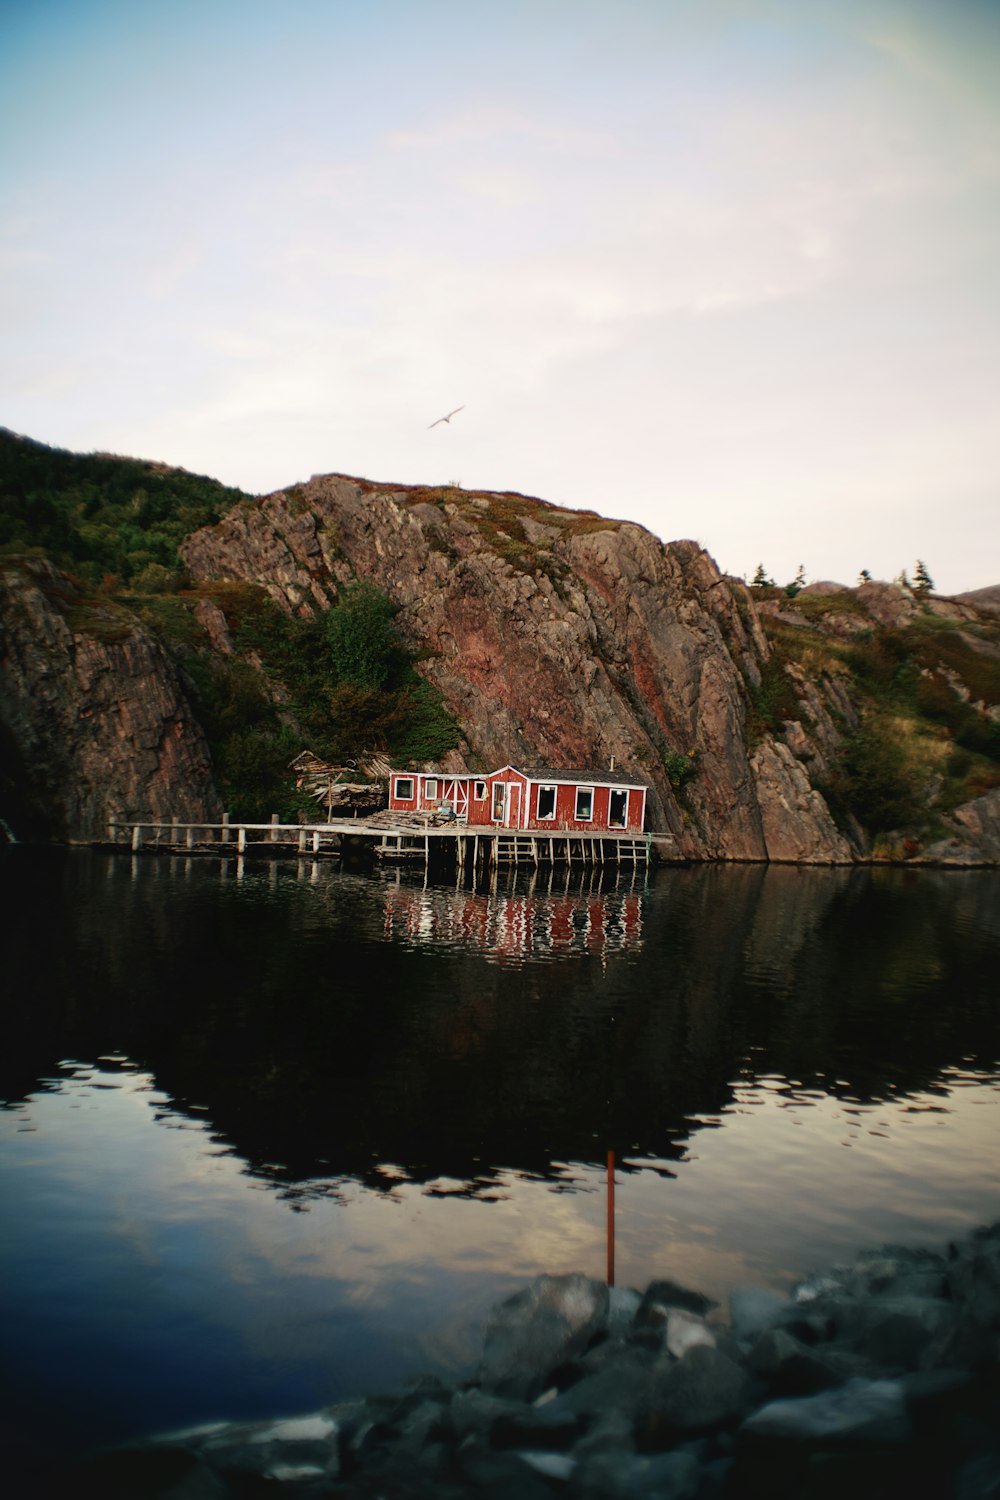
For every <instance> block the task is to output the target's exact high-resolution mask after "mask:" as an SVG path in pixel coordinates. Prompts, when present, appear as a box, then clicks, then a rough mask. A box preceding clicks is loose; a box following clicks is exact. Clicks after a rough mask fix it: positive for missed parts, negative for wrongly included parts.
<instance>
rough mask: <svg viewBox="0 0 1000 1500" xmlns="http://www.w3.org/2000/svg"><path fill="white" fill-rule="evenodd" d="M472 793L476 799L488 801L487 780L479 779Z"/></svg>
mask: <svg viewBox="0 0 1000 1500" xmlns="http://www.w3.org/2000/svg"><path fill="white" fill-rule="evenodd" d="M472 795H473V797H474V798H475V800H476V801H477V802H485V801H486V782H485V781H477V782H476V784H475V786H474V787H473V789H472Z"/></svg>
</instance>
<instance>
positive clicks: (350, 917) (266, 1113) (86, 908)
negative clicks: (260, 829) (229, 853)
mask: <svg viewBox="0 0 1000 1500" xmlns="http://www.w3.org/2000/svg"><path fill="white" fill-rule="evenodd" d="M0 853H2V854H3V858H2V859H0V895H2V906H0V910H2V912H3V922H4V928H5V933H6V937H5V941H4V947H3V972H4V985H3V999H2V1002H0V1004H2V1023H3V1033H2V1035H3V1046H2V1060H0V1098H2V1100H3V1101H5V1104H4V1107H3V1109H2V1110H0V1195H2V1196H0V1204H2V1221H0V1353H2V1369H3V1371H4V1375H5V1380H6V1385H7V1391H6V1393H5V1396H4V1400H3V1403H2V1412H3V1424H4V1434H3V1436H4V1442H5V1444H6V1447H7V1451H8V1454H10V1453H11V1452H16V1453H19V1454H20V1455H21V1456H22V1458H29V1459H31V1458H34V1459H37V1460H38V1461H40V1462H41V1461H48V1460H49V1459H52V1458H57V1457H59V1456H60V1455H62V1454H67V1453H75V1452H78V1451H80V1450H81V1449H85V1448H87V1447H89V1446H91V1445H93V1444H97V1443H104V1442H108V1441H112V1440H117V1439H119V1438H124V1437H129V1436H133V1435H138V1434H142V1433H150V1432H155V1431H161V1430H164V1429H168V1428H170V1427H174V1426H179V1425H181V1424H188V1423H193V1422H198V1421H207V1420H209V1419H212V1418H217V1417H251V1416H271V1415H277V1414H281V1413H286V1412H295V1411H300V1410H308V1409H312V1408H314V1407H316V1406H318V1405H320V1404H322V1403H324V1402H329V1401H334V1400H338V1399H342V1398H344V1397H347V1396H350V1395H354V1394H357V1393H360V1392H364V1391H370V1390H372V1389H377V1388H379V1387H382V1386H388V1385H391V1384H394V1383H396V1382H397V1381H398V1380H400V1379H401V1378H402V1377H404V1376H405V1375H406V1374H408V1373H412V1372H414V1371H417V1370H424V1369H428V1370H435V1371H438V1372H441V1373H450V1374H461V1373H463V1372H465V1371H467V1370H469V1369H470V1367H471V1365H472V1363H473V1362H474V1360H475V1356H476V1352H477V1349H478V1344H479V1338H480V1333H481V1327H482V1320H483V1317H484V1315H485V1313H486V1312H487V1310H488V1308H489V1307H490V1305H491V1304H492V1303H493V1302H494V1301H495V1300H496V1299H497V1298H498V1297H499V1296H501V1295H503V1294H505V1293H506V1292H507V1291H509V1290H511V1289H512V1288H513V1287H515V1286H519V1285H521V1284H522V1283H523V1281H524V1280H525V1279H526V1278H528V1277H530V1276H532V1275H534V1274H536V1273H537V1272H540V1271H550V1272H558V1271H570V1270H579V1271H583V1272H586V1273H587V1274H589V1275H593V1276H601V1275H603V1274H604V1268H605V1263H606V1262H605V1256H606V1238H605V1234H606V1230H605V1223H606V1221H605V1186H604V1177H605V1164H606V1159H607V1152H608V1151H609V1150H614V1151H615V1152H616V1155H617V1159H618V1164H619V1165H618V1177H617V1182H618V1186H617V1221H616V1256H617V1272H618V1281H619V1283H620V1284H631V1285H638V1286H643V1285H645V1284H646V1282H648V1281H649V1280H650V1279H651V1278H652V1277H654V1276H662V1275H668V1276H672V1277H673V1278H675V1279H676V1280H679V1281H682V1282H686V1283H688V1284H689V1285H692V1286H694V1287H696V1288H698V1289H700V1290H703V1291H707V1292H709V1293H711V1294H713V1295H715V1296H724V1295H725V1293H726V1291H727V1290H728V1289H729V1288H731V1287H732V1286H734V1285H737V1284H741V1283H745V1282H749V1281H752V1282H755V1283H758V1284H764V1285H768V1286H772V1287H775V1288H778V1289H783V1288H786V1287H787V1286H788V1285H789V1284H790V1283H791V1282H792V1281H793V1280H794V1279H795V1278H796V1277H797V1276H800V1275H803V1274H805V1273H807V1272H808V1271H809V1270H811V1269H814V1268H816V1267H819V1266H822V1265H825V1264H827V1263H829V1262H831V1261H832V1260H835V1259H837V1258H839V1257H846V1256H848V1255H851V1254H853V1253H854V1252H855V1251H856V1250H858V1249H860V1248H862V1247H863V1246H864V1245H867V1244H870V1243H873V1242H877V1241H882V1240H886V1239H895V1240H902V1241H904V1242H906V1243H914V1244H916V1243H920V1244H927V1245H931V1246H941V1245H942V1244H943V1243H944V1242H945V1241H946V1240H947V1239H948V1238H949V1237H951V1236H953V1235H957V1234H961V1233H964V1232H967V1231H968V1230H969V1229H971V1228H972V1227H974V1226H975V1225H977V1224H979V1223H983V1222H986V1221H991V1220H995V1219H997V1218H998V1217H1000V1175H998V1163H1000V985H998V974H1000V877H998V876H997V874H995V873H990V872H969V873H964V872H963V873H952V872H947V873H946V872H935V871H916V870H914V871H896V870H855V871H848V870H832V871H831V870H809V869H795V868H782V867H775V868H770V869H768V868H764V867H759V866H752V867H735V868H734V867H708V868H695V869H681V870H661V871H659V872H658V873H656V874H655V876H654V877H652V878H651V879H650V881H649V882H648V884H647V883H646V880H645V878H644V877H643V876H642V875H641V874H640V875H639V876H638V877H637V878H635V879H633V877H632V875H631V873H628V874H626V875H624V876H622V877H621V879H620V880H619V881H618V882H617V883H615V881H614V880H611V881H607V880H606V881H605V883H604V885H603V888H602V887H601V886H600V885H599V884H598V882H597V880H596V878H595V877H592V876H586V877H585V876H582V875H580V874H577V875H574V876H572V877H567V876H566V875H565V873H559V874H557V875H556V876H555V877H554V878H553V879H551V880H550V879H549V878H548V877H546V878H544V879H539V880H537V881H535V882H534V883H530V882H528V881H527V880H525V879H524V878H519V879H518V880H517V881H516V882H515V881H513V880H511V882H510V883H509V884H504V883H503V882H501V885H500V887H499V889H498V890H495V891H494V892H492V893H489V892H484V893H476V892H473V891H470V890H463V889H457V890H456V889H455V888H453V887H447V886H433V885H432V886H426V887H425V886H424V884H423V881H422V879H421V878H416V877H413V876H409V875H405V876H402V877H397V876H396V875H394V874H386V873H382V874H378V873H376V874H375V875H365V874H359V873H350V872H347V871H342V870H340V869H339V868H338V867H337V866H336V865H333V864H330V863H322V864H311V863H302V864H296V863H294V862H291V863H281V864H270V865H269V864H267V863H264V862H262V861H260V862H248V863H247V864H246V866H245V868H244V869H243V871H242V875H241V878H238V874H237V868H236V865H235V863H234V862H229V863H223V862H220V861H214V860H213V861H209V860H183V859H169V858H166V857H163V858H160V857H156V856H148V857H143V858H140V859H137V860H130V859H129V858H128V857H127V856H116V857H112V856H102V855H97V854H91V853H83V852H79V853H66V852H59V851H32V850H29V849H20V848H18V849H10V850H6V851H0Z"/></svg>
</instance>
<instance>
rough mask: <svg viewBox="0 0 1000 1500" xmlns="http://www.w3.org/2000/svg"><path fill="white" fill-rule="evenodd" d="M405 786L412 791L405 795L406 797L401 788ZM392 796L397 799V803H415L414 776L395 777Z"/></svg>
mask: <svg viewBox="0 0 1000 1500" xmlns="http://www.w3.org/2000/svg"><path fill="white" fill-rule="evenodd" d="M404 786H408V787H409V788H410V790H409V791H408V792H407V793H406V794H405V796H404V794H403V793H402V792H401V791H400V787H404ZM392 795H393V796H394V797H395V799H396V801H397V802H412V801H413V777H412V776H397V777H395V778H394V780H393V783H392Z"/></svg>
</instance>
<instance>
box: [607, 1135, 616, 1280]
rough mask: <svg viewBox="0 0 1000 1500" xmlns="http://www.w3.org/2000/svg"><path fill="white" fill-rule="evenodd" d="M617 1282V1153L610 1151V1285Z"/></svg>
mask: <svg viewBox="0 0 1000 1500" xmlns="http://www.w3.org/2000/svg"><path fill="white" fill-rule="evenodd" d="M614 1284H615V1153H614V1152H613V1151H609V1152H608V1286H614Z"/></svg>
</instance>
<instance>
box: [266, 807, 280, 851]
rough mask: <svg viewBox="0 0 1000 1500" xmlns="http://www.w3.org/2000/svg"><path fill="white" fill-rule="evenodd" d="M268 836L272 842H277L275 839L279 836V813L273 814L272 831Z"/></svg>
mask: <svg viewBox="0 0 1000 1500" xmlns="http://www.w3.org/2000/svg"><path fill="white" fill-rule="evenodd" d="M267 837H268V840H269V841H270V842H271V843H272V844H273V843H274V842H275V840H276V839H277V837H278V814H277V813H272V814H271V829H270V832H269V833H268V835H267Z"/></svg>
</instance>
